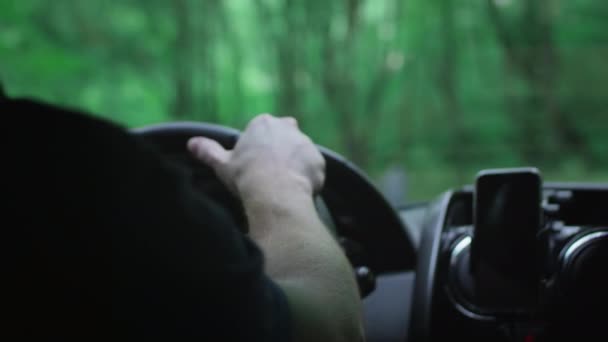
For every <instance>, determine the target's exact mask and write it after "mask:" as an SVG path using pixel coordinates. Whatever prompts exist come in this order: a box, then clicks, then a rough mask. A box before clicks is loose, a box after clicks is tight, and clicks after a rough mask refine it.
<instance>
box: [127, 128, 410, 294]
mask: <svg viewBox="0 0 608 342" xmlns="http://www.w3.org/2000/svg"><path fill="white" fill-rule="evenodd" d="M131 133H132V134H134V135H136V136H139V137H141V138H142V139H143V140H145V141H147V142H149V143H151V144H153V145H155V146H156V147H157V148H158V149H159V150H160V151H161V153H163V154H164V155H165V156H167V157H168V158H171V159H173V160H175V161H177V162H178V163H182V164H184V165H185V166H186V167H187V169H189V170H191V171H192V173H193V174H192V175H193V177H194V179H193V181H194V183H195V184H197V185H198V186H200V188H201V191H205V192H206V194H207V196H209V197H210V198H212V199H213V200H216V201H217V202H218V203H219V204H220V205H222V206H223V207H225V209H227V210H228V212H229V213H230V214H231V215H232V216H233V217H234V219H235V220H236V222H237V223H238V224H240V226H241V227H246V226H247V225H246V221H245V217H244V214H243V210H242V209H241V207H240V202H239V201H238V200H237V199H236V198H234V197H233V196H232V195H231V194H230V192H229V191H228V189H227V188H226V187H225V186H224V185H223V184H222V183H221V182H220V181H219V180H218V178H217V177H216V176H215V174H214V172H213V170H212V169H211V168H209V167H208V166H206V165H204V164H203V163H201V162H200V161H197V160H195V159H194V158H193V157H192V156H190V153H189V152H188V151H187V149H186V143H187V141H188V139H190V138H191V137H193V136H203V137H206V138H209V139H213V140H215V141H217V142H218V143H219V144H220V145H222V146H223V147H224V148H226V149H232V148H233V147H234V145H235V144H236V142H237V140H238V137H239V131H238V130H236V129H233V128H229V127H225V126H220V125H214V124H208V123H198V122H174V123H165V124H159V125H152V126H147V127H142V128H137V129H133V130H131ZM319 150H320V151H321V153H322V155H323V157H324V158H325V161H326V180H325V186H324V189H323V191H322V192H321V198H322V200H320V199H317V201H316V203H317V209H318V211H319V214H320V216H321V218H322V219H323V221H324V222H325V223H326V224H327V225H328V226H329V227H330V229H332V230H333V233H334V235H335V236H336V238H337V239H338V241H339V242H340V243H341V244H342V246H343V247H344V249H345V252H346V254H347V257H348V258H349V260H350V262H351V263H352V264H353V266H354V267H355V269H356V274H357V278H358V279H357V280H358V283H359V287H360V289H361V293H362V295H363V296H365V295H367V294H369V293H370V292H371V291H372V290H373V288H374V282H373V280H374V279H373V274H372V273H368V272H364V271H363V269H362V267H365V268H366V269H367V270H371V271H373V272H375V273H385V272H391V271H397V270H403V269H413V267H414V265H415V252H414V248H413V245H412V243H411V239H410V237H409V235H408V234H407V230H406V229H405V227H404V226H403V223H402V221H401V220H400V219H399V217H398V215H397V213H396V211H395V210H394V209H393V208H392V207H391V206H390V205H389V204H388V202H387V201H386V199H385V198H384V197H383V196H382V195H381V194H380V193H379V192H378V190H377V189H376V188H375V187H374V185H373V184H372V183H371V182H370V181H369V180H368V178H367V177H366V176H365V175H364V174H363V172H361V171H360V170H359V169H358V168H356V167H355V166H354V165H353V164H351V163H350V162H348V161H347V160H346V159H344V158H343V157H341V156H340V155H338V154H337V153H335V152H333V151H331V150H329V149H326V148H324V147H321V146H319Z"/></svg>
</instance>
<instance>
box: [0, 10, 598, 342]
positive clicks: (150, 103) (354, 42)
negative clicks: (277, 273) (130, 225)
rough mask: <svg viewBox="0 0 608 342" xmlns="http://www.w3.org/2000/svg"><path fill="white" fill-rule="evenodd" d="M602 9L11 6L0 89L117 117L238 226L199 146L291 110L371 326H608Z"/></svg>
mask: <svg viewBox="0 0 608 342" xmlns="http://www.w3.org/2000/svg"><path fill="white" fill-rule="evenodd" d="M607 18H608V1H606V0H577V1H567V0H528V1H515V0H483V1H458V0H436V1H427V0H331V1H327V0H324V1H321V0H301V1H296V0H225V1H221V0H215V1H212V0H203V1H199V0H171V1H151V0H123V1H74V0H55V1H44V0H2V1H0V81H1V82H0V98H1V97H2V96H3V93H6V96H7V97H9V98H17V97H22V96H23V97H32V98H36V99H41V100H44V101H47V102H49V103H53V104H57V105H60V106H66V107H71V108H77V109H81V110H82V111H85V112H88V113H90V114H91V115H93V116H95V117H99V118H103V119H105V120H108V121H112V122H114V123H116V124H118V125H121V126H122V127H124V128H126V129H128V130H129V131H130V133H131V134H133V135H136V136H138V137H141V138H142V139H144V140H146V141H149V142H150V143H151V144H153V145H155V146H156V147H157V148H158V150H159V151H161V153H162V154H164V155H165V156H166V157H167V158H169V159H171V160H173V161H175V162H176V163H180V164H182V165H185V166H186V168H187V170H190V172H191V173H190V177H191V178H192V184H193V186H195V187H197V188H199V189H200V191H202V192H204V193H205V194H207V195H208V196H209V197H210V198H212V199H213V200H214V201H216V202H217V203H218V204H219V205H220V206H222V207H223V208H224V209H226V210H227V211H228V213H230V215H231V216H232V217H233V218H234V220H235V221H236V222H237V223H238V224H239V226H240V227H242V229H243V234H247V222H246V218H245V215H244V213H243V210H242V208H241V204H240V203H239V201H238V199H237V198H235V197H234V196H233V195H232V194H231V193H230V191H229V190H228V189H227V188H226V187H225V186H224V185H223V184H222V183H221V182H220V181H219V180H218V179H217V177H216V176H215V174H214V173H213V172H212V170H211V169H210V168H208V167H206V166H204V165H202V164H201V163H198V162H196V161H195V160H193V158H192V157H191V156H190V155H189V153H188V151H187V150H186V148H185V146H186V141H187V140H188V139H189V138H190V137H193V136H205V137H208V138H211V139H214V140H216V141H218V142H219V143H220V144H221V145H223V146H224V147H225V148H231V147H233V146H234V145H235V143H236V142H237V140H238V138H239V129H242V128H243V127H245V125H246V124H247V122H250V120H251V119H252V118H253V117H255V115H257V114H258V113H272V114H273V115H276V116H291V117H294V118H295V119H296V120H297V122H298V125H299V127H300V129H301V130H302V132H304V133H305V134H306V135H308V136H309V137H310V138H311V139H312V140H313V141H314V142H315V143H316V144H318V145H317V146H318V147H319V149H320V151H321V152H322V154H323V156H324V157H325V161H326V173H327V174H326V182H325V186H324V189H323V191H322V193H321V194H319V195H318V196H317V198H316V199H315V203H316V205H317V210H318V213H319V215H320V217H321V218H322V220H323V222H324V223H325V225H326V226H327V227H328V228H329V229H330V230H331V232H332V234H333V236H334V237H335V239H336V241H337V242H338V243H339V244H340V245H341V247H342V249H343V251H344V253H345V255H346V256H347V258H348V260H349V261H350V263H351V264H352V268H353V274H354V275H355V276H356V280H357V284H358V286H359V291H360V294H361V298H362V302H363V310H364V312H363V317H364V325H365V326H364V328H365V334H366V338H367V340H368V341H380V342H382V341H389V342H390V341H411V342H431V341H470V340H474V341H477V340H479V341H497V342H501V341H505V342H511V341H513V342H515V341H518V342H542V341H561V340H566V341H579V340H580V341H592V340H593V341H608V324H607V322H608V133H607V132H606V130H607V129H608V114H607V113H606V111H607V108H608V101H607V100H608V96H607V95H608V93H607V91H606V89H608V67H607V63H606V61H608V20H607ZM0 113H2V106H1V104H0ZM34 124H35V123H34ZM393 176H394V177H393ZM391 177H393V178H391Z"/></svg>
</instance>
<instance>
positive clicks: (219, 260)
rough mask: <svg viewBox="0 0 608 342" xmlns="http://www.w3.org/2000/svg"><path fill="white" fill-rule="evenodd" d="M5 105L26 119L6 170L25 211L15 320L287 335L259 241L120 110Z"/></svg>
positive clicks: (194, 333) (140, 332) (107, 331)
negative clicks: (109, 118) (122, 121)
mask: <svg viewBox="0 0 608 342" xmlns="http://www.w3.org/2000/svg"><path fill="white" fill-rule="evenodd" d="M0 108H2V111H3V115H4V117H5V118H9V122H11V127H19V128H20V129H19V130H16V131H14V132H12V134H9V135H8V138H9V140H11V141H13V143H14V144H13V145H11V146H9V147H5V148H4V149H5V152H6V153H5V154H4V155H5V158H7V159H8V162H6V163H5V165H7V166H8V167H7V171H8V174H7V176H6V177H5V178H4V181H6V182H7V183H6V184H5V185H6V187H5V189H8V192H7V194H8V195H9V196H10V197H11V199H12V201H11V206H10V211H11V213H12V215H13V216H14V218H15V219H17V222H18V223H17V224H16V225H15V227H14V228H15V230H14V231H15V232H16V237H15V241H16V243H15V250H14V251H12V252H13V253H14V265H15V267H14V269H13V271H14V272H15V274H14V277H12V279H13V282H14V283H13V285H15V288H18V289H19V291H18V293H19V294H18V295H17V296H15V297H14V298H16V299H17V301H18V302H20V303H21V304H19V305H16V307H15V308H14V312H13V315H12V317H13V318H12V320H13V323H14V325H15V326H19V325H20V324H25V323H26V322H27V324H26V325H28V326H29V327H30V329H26V335H28V334H30V335H31V336H32V337H35V336H44V335H54V336H58V337H60V336H67V337H70V336H71V337H77V338H82V339H86V340H90V339H96V338H101V337H102V336H105V337H110V338H111V339H117V338H136V339H137V340H144V339H146V340H149V339H154V340H156V339H158V340H181V341H183V340H256V341H257V340H264V341H286V340H289V335H290V329H289V324H290V322H289V310H288V306H287V302H286V299H285V296H284V294H283V293H282V291H281V290H280V289H279V288H278V287H277V286H276V285H275V284H273V282H272V281H271V280H270V279H269V278H267V277H266V276H265V275H264V272H263V257H262V254H261V252H260V250H259V249H258V248H257V246H255V244H254V243H253V242H252V241H251V240H250V239H249V238H247V237H246V236H245V235H243V234H242V233H240V232H239V230H238V229H237V227H236V225H235V223H234V222H233V220H231V218H230V217H228V216H227V215H226V213H225V211H222V210H221V209H220V208H218V207H217V206H216V205H215V204H214V203H213V202H212V201H211V200H210V199H209V198H207V197H206V196H205V195H204V194H201V193H199V192H197V191H195V190H194V188H193V187H192V183H191V180H190V179H189V177H188V176H187V173H185V172H183V170H181V169H180V168H179V167H177V166H175V165H173V164H171V163H169V162H168V161H167V160H165V159H163V157H162V156H160V155H159V154H158V153H156V151H155V150H153V148H152V147H150V146H147V145H146V144H145V143H143V142H141V141H139V140H137V139H136V138H134V137H133V136H131V135H130V134H128V133H127V132H126V131H125V130H123V129H122V128H120V127H117V126H115V125H113V124H110V123H107V122H104V121H101V120H98V119H93V118H92V117H89V116H85V115H82V114H79V113H76V112H71V111H67V110H63V109H58V108H55V107H52V106H48V105H45V104H40V103H36V102H32V101H25V100H19V101H8V102H5V103H3V104H2V107H0ZM5 138H7V136H5ZM6 156H8V157H6ZM5 160H6V159H5ZM27 308H30V309H27ZM32 322H35V324H34V327H35V328H34V327H32Z"/></svg>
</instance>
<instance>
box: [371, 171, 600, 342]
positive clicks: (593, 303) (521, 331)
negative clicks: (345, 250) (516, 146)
mask: <svg viewBox="0 0 608 342" xmlns="http://www.w3.org/2000/svg"><path fill="white" fill-rule="evenodd" d="M474 193H475V187H474V186H465V187H463V188H461V189H456V190H451V191H447V192H445V193H443V194H441V195H440V196H438V197H437V198H436V199H435V200H434V201H432V202H429V203H426V204H417V205H412V206H406V207H403V208H401V209H400V210H399V213H400V217H401V219H402V221H403V222H404V227H407V228H406V229H407V230H408V235H409V236H410V238H411V239H412V242H413V245H414V247H415V249H416V250H417V253H416V254H417V259H418V260H417V266H416V269H415V270H402V271H399V272H393V273H389V274H382V275H379V276H378V277H377V279H376V290H375V291H374V292H373V293H372V294H371V295H369V296H368V297H367V298H365V299H364V314H365V324H366V331H367V339H368V340H369V341H445V340H464V339H473V340H487V341H554V340H562V339H563V338H581V337H583V338H584V339H585V340H606V337H607V336H608V333H607V332H606V330H605V329H603V328H602V326H601V321H602V320H603V319H604V318H605V317H607V315H608V311H607V310H608V301H607V296H606V290H605V289H606V288H608V287H606V279H605V278H606V277H605V276H604V275H602V274H603V273H604V270H605V269H606V265H608V258H607V257H606V251H607V250H608V205H607V204H608V184H599V183H594V184H582V183H548V182H547V183H543V185H542V212H543V220H542V223H543V224H542V229H541V230H540V231H541V233H542V234H539V237H538V240H539V244H538V249H539V251H538V254H539V258H540V260H539V263H540V265H541V267H540V271H539V273H540V274H539V280H538V288H539V292H540V296H539V299H538V303H537V305H535V306H534V307H533V308H530V309H529V310H527V311H526V312H520V313H518V314H502V313H491V312H487V310H484V308H483V307H480V306H479V305H478V303H477V302H478V300H477V298H478V294H477V292H476V291H478V289H476V287H475V285H476V284H475V281H474V280H473V278H474V277H475V276H474V272H472V271H471V269H470V267H469V264H470V245H471V241H472V239H473V238H474V228H473V225H474V215H473V212H474ZM517 252H518V251H513V253H517ZM531 262H533V261H531Z"/></svg>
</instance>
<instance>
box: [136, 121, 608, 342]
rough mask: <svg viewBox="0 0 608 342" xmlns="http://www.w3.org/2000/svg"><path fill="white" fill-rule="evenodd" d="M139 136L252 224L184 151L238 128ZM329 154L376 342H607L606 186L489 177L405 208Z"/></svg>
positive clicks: (368, 327) (336, 209)
mask: <svg viewBox="0 0 608 342" xmlns="http://www.w3.org/2000/svg"><path fill="white" fill-rule="evenodd" d="M132 133H133V134H135V135H138V136H141V137H142V138H143V139H145V140H147V141H150V142H151V143H152V144H154V145H156V146H157V147H158V148H159V149H160V150H161V151H162V153H164V154H166V155H167V156H168V157H169V158H171V159H173V160H175V161H176V162H178V163H183V164H184V165H187V166H188V168H189V169H190V170H191V171H192V178H193V181H194V183H195V184H197V186H200V189H201V191H204V192H205V193H207V194H210V195H211V197H212V198H214V199H215V200H216V201H217V202H218V203H220V204H221V205H222V206H223V207H224V208H226V210H228V211H229V212H230V213H231V215H232V216H233V217H234V218H235V219H236V220H237V222H240V223H241V224H242V225H245V221H244V215H243V213H242V211H241V210H240V207H239V203H238V201H237V200H236V199H235V198H234V197H232V196H231V195H230V194H229V192H228V190H227V189H226V188H225V187H223V186H222V185H221V183H220V182H219V180H218V179H217V178H216V177H215V176H214V174H213V172H212V171H211V170H210V169H209V168H207V167H206V166H203V165H201V164H200V163H196V162H195V161H194V160H193V159H192V158H191V157H189V156H188V154H187V152H186V151H185V150H184V148H183V146H184V145H185V142H186V141H187V140H188V138H190V137H192V136H205V137H208V138H212V139H214V140H216V141H218V142H219V143H220V144H222V145H223V146H224V147H225V148H231V147H233V146H234V144H235V142H236V141H237V139H238V131H237V130H235V129H232V128H228V127H224V126H219V125H214V124H205V123H197V122H176V123H168V124H159V125H153V126H146V127H140V128H136V129H133V130H132ZM319 148H320V149H321V151H322V153H323V155H324V157H325V159H326V162H327V181H326V185H325V188H324V190H323V192H322V193H321V195H320V198H319V200H318V201H317V202H318V203H319V205H318V211H319V214H320V215H321V217H322V218H323V220H324V222H325V223H326V224H327V226H328V227H330V228H331V229H332V231H333V232H334V235H335V237H336V239H337V241H339V243H340V245H341V246H342V248H343V250H344V252H345V254H346V255H347V257H348V259H349V261H350V262H351V264H352V267H353V270H354V274H355V275H356V277H357V282H358V285H359V289H360V293H361V296H362V298H363V303H364V317H365V331H366V337H367V340H369V341H446V340H470V339H473V340H485V341H553V340H558V339H561V338H565V337H566V336H568V337H573V338H574V337H577V336H578V337H580V336H584V337H585V340H590V339H591V340H595V339H599V340H601V338H605V337H606V336H608V332H607V331H606V330H604V329H603V327H602V326H601V321H603V319H604V318H605V317H606V308H607V307H608V306H607V305H608V302H607V301H606V299H607V296H606V288H608V282H607V278H606V276H605V269H606V263H607V261H608V254H607V252H608V213H607V212H606V203H608V184H605V183H552V182H542V179H541V176H540V173H539V171H538V170H537V169H535V168H517V169H494V170H483V171H482V172H480V173H479V174H478V175H477V179H475V180H472V181H474V184H472V185H467V186H464V187H460V188H454V189H450V190H446V191H445V192H444V193H442V194H440V195H438V196H437V198H436V199H435V200H433V201H430V202H428V203H422V204H416V205H412V206H405V207H402V208H395V207H393V206H392V205H391V204H390V203H389V201H388V200H387V199H386V198H385V197H384V195H383V194H382V193H381V192H380V191H379V190H378V189H377V188H376V186H375V185H374V184H373V183H372V182H371V181H370V180H369V179H368V178H367V176H366V175H365V173H364V172H362V171H361V170H359V169H358V168H357V166H355V165H354V164H352V163H351V162H349V161H348V160H346V159H345V158H344V157H342V156H340V155H339V154H337V153H335V152H333V151H331V150H329V149H326V148H324V147H319ZM472 183H473V182H472ZM496 237H499V238H496ZM501 249H502V251H504V252H503V253H500V252H501Z"/></svg>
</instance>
